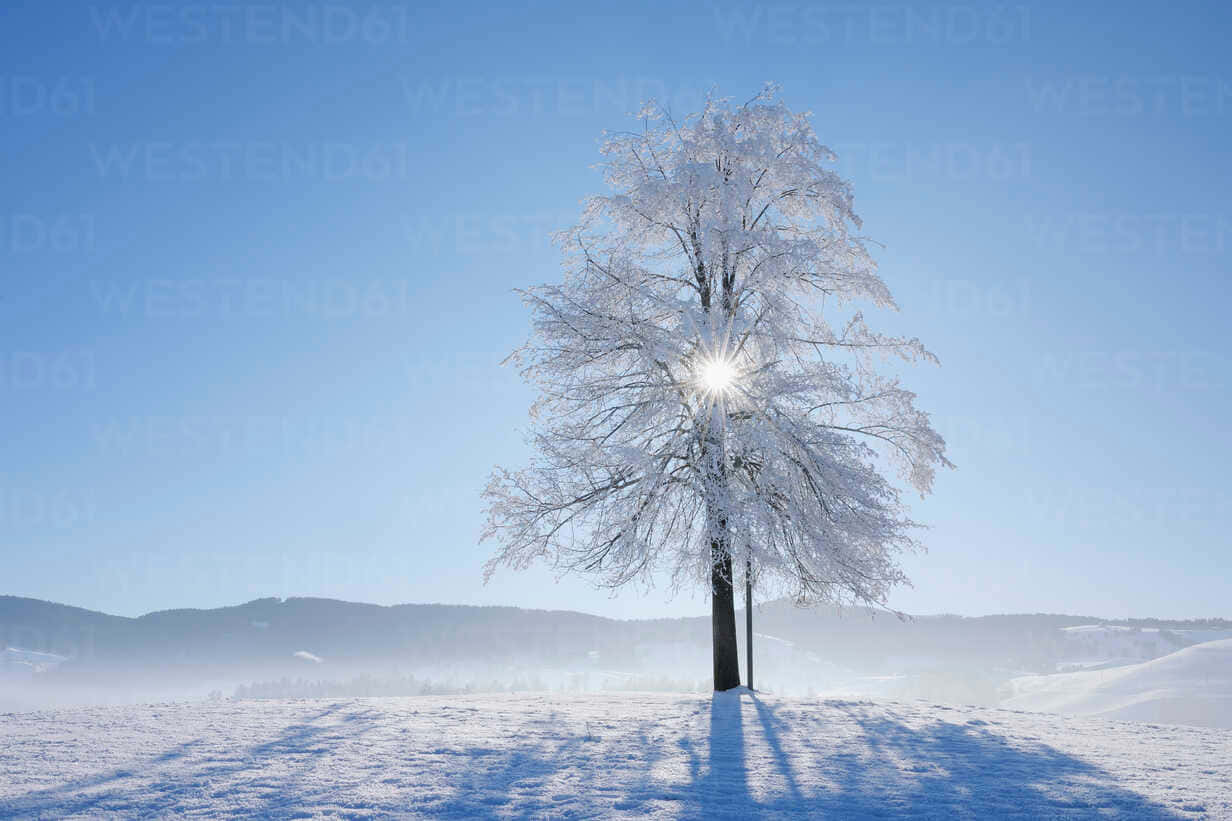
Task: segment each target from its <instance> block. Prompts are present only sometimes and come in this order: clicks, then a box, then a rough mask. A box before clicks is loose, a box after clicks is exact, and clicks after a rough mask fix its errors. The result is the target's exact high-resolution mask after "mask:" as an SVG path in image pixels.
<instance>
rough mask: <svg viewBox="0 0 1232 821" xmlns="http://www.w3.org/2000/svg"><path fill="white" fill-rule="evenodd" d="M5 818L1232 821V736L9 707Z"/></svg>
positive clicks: (913, 718) (229, 706)
mask: <svg viewBox="0 0 1232 821" xmlns="http://www.w3.org/2000/svg"><path fill="white" fill-rule="evenodd" d="M0 738H2V739H3V744H0V772H2V773H4V775H5V777H4V778H3V779H2V780H0V816H6V817H7V816H31V817H37V816H46V817H63V816H82V817H84V816H89V817H98V816H106V815H109V814H110V815H122V816H137V815H140V816H147V817H149V816H157V817H163V816H169V815H176V814H193V815H202V814H204V815H214V814H219V815H221V814H234V813H246V814H259V815H262V816H267V817H302V816H309V815H337V816H344V817H352V818H362V817H369V816H407V815H410V816H445V817H459V818H461V817H467V818H470V817H493V816H498V817H499V816H515V817H584V816H594V815H601V816H604V817H611V816H630V817H633V816H636V817H643V816H651V817H665V818H676V817H682V818H698V817H708V818H709V817H725V818H746V817H751V816H753V815H756V816H760V817H771V818H773V817H798V816H802V815H805V814H807V815H809V816H812V817H823V816H824V817H830V818H863V817H895V818H899V817H909V818H926V817H927V818H933V817H935V818H949V817H972V818H993V817H1000V818H1005V817H1020V818H1056V817H1083V818H1085V817H1095V816H1100V817H1106V816H1112V817H1122V818H1198V817H1212V818H1232V731H1227V730H1210V729H1201V728H1195V727H1178V726H1167V725H1143V724H1131V723H1120V722H1112V721H1104V720H1100V719H1091V718H1066V717H1061V716H1054V715H1043V714H1034V713H1021V712H1012V711H1008V710H998V709H982V708H950V707H940V706H936V705H929V704H925V703H922V702H916V703H895V702H854V701H834V700H818V699H805V698H776V697H773V696H757V697H753V696H750V695H749V694H747V693H742V694H736V693H733V694H724V695H720V696H717V697H715V698H713V699H712V698H711V697H709V696H685V695H679V696H673V695H660V694H621V695H581V696H567V695H555V694H550V695H549V694H544V695H517V696H495V697H494V696H462V697H460V696H448V697H445V696H441V697H418V698H403V699H393V698H391V699H354V700H329V699H323V700H296V701H222V702H210V703H184V704H162V705H146V706H134V707H97V708H80V709H69V710H59V711H52V712H41V713H19V714H9V715H0Z"/></svg>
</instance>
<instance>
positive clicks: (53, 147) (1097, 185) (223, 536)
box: [0, 0, 1232, 617]
mask: <svg viewBox="0 0 1232 821" xmlns="http://www.w3.org/2000/svg"><path fill="white" fill-rule="evenodd" d="M439 5H443V6H444V9H443V10H442V9H441V8H438V6H439ZM585 5H586V4H578V3H542V2H529V3H518V4H509V5H506V4H499V5H498V4H492V5H490V6H484V5H475V4H470V3H463V2H458V3H449V4H425V5H424V7H423V8H419V7H416V6H415V5H400V4H396V3H367V2H358V3H353V4H348V3H341V2H309V3H291V2H287V3H281V2H277V0H275V1H274V2H261V3H242V2H241V3H226V2H224V3H220V4H213V3H208V4H196V3H190V4H175V3H128V2H116V3H111V2H106V1H104V2H99V3H88V2H87V3H48V2H44V1H42V0H32V1H31V2H20V0H18V2H13V1H12V0H10V2H6V3H5V5H4V10H3V11H2V12H0V17H2V20H3V26H2V28H0V167H2V169H3V170H2V179H3V184H2V185H0V272H2V274H0V276H2V278H0V420H2V422H3V438H2V439H0V551H2V554H0V593H9V594H16V595H25V596H34V597H38V598H44V599H51V600H55V601H61V602H66V603H70V604H75V605H80V606H84V607H90V608H96V609H101V610H105V611H108V612H113V613H120V614H126V615H135V614H138V613H141V612H145V611H149V610H153V609H162V608H169V607H184V606H191V607H212V606H218V605H224V604H234V603H238V602H242V601H245V600H248V599H251V598H255V597H258V596H267V595H279V596H293V595H312V596H328V597H338V598H345V599H351V600H359V601H370V602H379V603H396V602H454V603H476V604H514V605H519V606H527V607H548V608H570V609H578V610H585V611H590V612H596V613H602V614H606V615H614V616H627V617H633V616H657V615H681V614H691V613H700V612H704V611H705V610H706V608H707V604H706V601H705V599H704V597H703V596H702V594H701V593H700V592H699V591H682V592H681V593H679V594H678V595H676V596H675V597H674V598H670V597H669V593H668V591H665V590H661V589H660V590H654V591H650V592H645V591H633V590H630V591H626V592H624V593H622V594H620V595H619V596H618V597H615V598H612V597H610V596H609V595H608V594H607V593H605V592H596V591H594V590H593V589H592V588H591V587H590V586H589V584H588V583H587V582H586V581H585V580H583V579H564V580H561V581H559V582H557V581H555V580H554V579H553V576H552V575H551V574H550V573H548V572H545V571H536V572H529V573H525V574H521V575H514V574H505V575H502V576H500V577H498V578H497V579H496V580H494V581H493V582H492V583H491V584H489V585H487V586H486V587H485V586H484V585H483V584H482V579H481V566H482V564H483V561H484V559H485V558H486V556H487V555H488V553H489V551H490V546H487V545H479V544H477V537H478V534H479V532H480V529H481V525H482V522H481V509H482V505H481V501H480V499H479V491H480V489H481V488H482V486H483V484H484V482H485V479H486V476H487V473H488V471H489V470H490V468H491V467H492V465H493V464H494V463H497V462H500V463H506V464H510V465H515V464H517V463H518V462H519V461H521V460H522V459H523V458H524V457H525V455H526V450H525V447H524V445H523V444H522V440H521V438H520V435H519V428H520V426H521V425H522V424H523V422H524V420H525V418H526V407H527V405H528V404H529V402H530V401H531V394H530V392H529V390H528V389H527V388H526V387H524V386H523V385H521V384H520V382H519V380H518V378H517V376H516V374H515V373H513V372H511V371H510V370H509V369H503V368H501V367H500V366H499V363H500V361H501V360H502V359H503V358H504V356H505V355H506V354H507V353H508V352H509V351H510V350H511V349H512V348H513V347H515V346H516V345H517V344H518V343H519V342H520V341H521V340H522V338H523V337H524V335H525V333H526V331H527V328H528V316H527V314H526V312H525V311H524V310H523V308H522V306H521V304H520V302H519V301H518V299H517V297H516V296H515V295H514V294H513V293H512V289H514V288H516V287H519V286H525V285H529V284H532V283H538V282H542V281H547V280H552V279H554V278H556V277H557V276H558V266H557V255H556V253H555V251H554V250H553V248H552V246H551V245H550V243H549V240H548V235H549V233H550V232H551V231H552V230H554V229H556V228H559V227H563V226H565V225H567V224H569V222H570V221H571V220H572V219H573V217H574V216H575V214H576V213H577V207H578V202H579V200H580V199H581V198H582V197H583V196H585V195H586V194H588V193H592V192H597V191H598V190H600V184H601V183H600V180H599V177H598V174H597V172H596V171H595V170H594V168H593V167H592V165H593V163H595V162H596V161H597V159H598V154H597V150H596V148H597V145H596V141H597V139H598V137H599V135H600V132H601V131H602V130H603V129H605V128H609V129H620V128H627V127H629V126H630V125H631V124H632V121H631V120H630V119H629V118H628V117H627V114H628V112H630V111H633V110H636V108H637V107H638V103H639V101H640V99H641V98H644V97H647V96H654V97H657V98H659V99H661V100H664V101H666V102H668V103H670V104H671V105H672V107H673V108H674V109H675V110H676V111H678V112H681V113H684V112H687V111H689V110H691V109H693V108H694V107H696V106H697V104H698V102H699V100H700V99H701V98H702V96H703V95H704V94H705V92H706V91H707V90H709V89H711V88H717V89H718V90H719V91H720V92H721V93H723V94H727V95H731V96H733V97H739V98H742V99H744V98H747V97H749V96H751V95H752V94H753V93H755V92H756V91H757V89H759V88H760V87H761V85H762V83H763V82H764V81H767V80H771V81H775V82H777V83H779V84H781V86H782V88H783V94H784V97H785V99H786V100H787V102H788V103H789V104H790V105H792V106H793V107H797V108H801V109H809V110H812V111H813V112H814V113H815V123H816V127H817V130H818V132H819V134H820V135H821V137H822V139H824V140H825V141H827V142H828V143H829V144H830V145H831V146H832V147H833V148H834V149H835V150H836V151H838V152H839V154H840V157H841V158H840V161H839V168H840V170H841V171H842V172H843V173H844V174H845V175H846V176H848V177H850V178H851V179H852V181H853V183H854V185H855V191H856V197H857V200H856V201H857V205H858V206H860V210H861V212H862V215H863V217H864V220H865V228H866V230H867V232H868V233H869V234H870V235H871V236H873V237H875V238H876V239H878V240H879V241H880V242H882V243H884V249H883V250H882V251H881V252H880V253H879V260H880V262H881V263H882V272H883V275H884V278H885V279H886V281H887V282H888V284H889V285H890V287H891V289H892V290H893V291H894V293H895V295H896V297H897V298H898V301H899V303H900V305H901V308H902V310H901V313H899V314H897V315H892V316H889V317H877V320H878V322H879V323H880V324H881V326H882V327H885V328H888V329H891V330H898V331H906V332H909V333H910V334H912V335H918V336H920V337H921V339H923V340H924V341H925V342H926V343H927V344H928V345H929V347H931V348H932V349H933V350H934V351H935V352H936V353H937V354H938V355H939V356H940V358H941V361H942V367H941V368H931V367H919V368H914V369H912V370H911V371H909V372H907V373H905V374H904V377H905V379H906V381H907V384H908V385H910V386H913V387H915V388H917V389H918V392H919V393H920V395H921V405H922V406H923V407H925V408H927V409H929V410H931V411H932V412H933V414H934V418H935V421H936V424H937V427H938V429H939V430H940V431H941V432H942V433H943V434H944V435H945V436H946V438H947V439H948V441H949V444H950V455H951V458H952V459H953V461H954V462H956V463H957V465H958V469H957V470H956V471H952V472H945V473H942V474H941V475H940V476H939V477H938V481H937V486H936V492H935V494H934V496H932V497H930V498H929V499H928V500H927V501H925V502H919V503H917V504H916V505H915V507H914V514H915V516H916V518H917V519H919V520H921V521H923V522H926V523H928V524H929V525H930V526H931V530H930V531H928V533H927V534H926V535H925V537H924V538H925V541H926V542H927V544H928V545H929V548H930V552H929V553H928V554H927V555H924V556H920V557H912V558H910V559H908V561H907V564H906V566H907V569H908V571H909V573H910V575H911V576H912V578H913V579H914V581H915V585H916V586H915V588H914V589H910V590H904V591H902V592H901V593H900V594H898V595H896V596H895V597H894V598H893V599H892V602H891V603H892V604H893V605H895V606H897V607H899V608H902V609H906V610H908V611H911V612H918V613H932V612H956V613H964V614H985V613H994V612H1021V611H1028V612H1039V611H1047V612H1071V613H1088V614H1097V615H1106V616H1127V615H1136V616H1147V615H1153V616H1166V617H1197V616H1215V615H1218V616H1224V617H1229V616H1232V609H1230V605H1229V604H1228V602H1229V601H1230V600H1232V596H1230V595H1229V594H1230V592H1232V588H1230V582H1229V577H1228V574H1227V571H1228V568H1229V566H1230V559H1232V555H1230V551H1229V548H1230V536H1229V534H1230V533H1232V513H1230V512H1229V504H1228V502H1229V490H1228V486H1229V485H1228V465H1229V462H1230V460H1232V433H1230V426H1229V419H1230V418H1232V379H1230V377H1232V366H1230V364H1229V358H1228V342H1229V321H1228V304H1229V291H1230V287H1229V274H1230V273H1232V265H1230V261H1232V204H1230V203H1229V199H1228V195H1229V191H1230V190H1232V157H1230V155H1229V149H1230V148H1232V50H1229V48H1228V46H1227V44H1228V41H1229V37H1230V35H1232V6H1229V5H1228V4H1226V3H1221V2H1210V3H1190V2H1180V3H1172V4H1159V3H1149V4H1133V3H1080V4H1075V3H1072V2H1057V3H1047V4H1040V3H1024V4H1008V5H1003V6H995V5H993V4H986V3H983V2H969V3H968V2H961V0H960V2H954V3H935V4H930V3H925V4H903V3H898V2H894V3H884V4H883V3H873V4H871V5H860V4H852V3H840V4H820V5H814V4H809V3H796V2H783V3H775V2H771V3H756V4H752V5H748V4H737V3H732V2H729V1H728V0H717V2H714V3H681V2H672V0H668V1H667V2H655V3H646V4H639V3H621V4H615V5H609V6H607V7H606V9H605V10H601V11H588V10H585V8H584V6H585Z"/></svg>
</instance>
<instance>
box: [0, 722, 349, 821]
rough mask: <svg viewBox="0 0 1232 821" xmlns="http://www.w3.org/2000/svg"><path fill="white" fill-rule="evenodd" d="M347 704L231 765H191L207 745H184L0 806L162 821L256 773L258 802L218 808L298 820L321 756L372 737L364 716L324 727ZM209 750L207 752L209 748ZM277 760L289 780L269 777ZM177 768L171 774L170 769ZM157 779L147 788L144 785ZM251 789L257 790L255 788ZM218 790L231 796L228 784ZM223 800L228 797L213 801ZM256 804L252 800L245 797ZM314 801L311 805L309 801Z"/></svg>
mask: <svg viewBox="0 0 1232 821" xmlns="http://www.w3.org/2000/svg"><path fill="white" fill-rule="evenodd" d="M343 706H344V705H342V704H333V705H331V706H329V707H328V708H326V709H325V710H323V711H321V712H320V713H318V714H316V715H311V716H308V717H307V718H306V720H305V721H303V722H301V723H298V724H293V725H290V726H288V727H285V728H283V730H282V732H280V733H279V734H278V735H277V736H275V737H274V738H272V739H270V740H269V741H266V742H263V743H261V744H255V745H252V746H249V747H246V748H243V747H241V748H239V749H237V750H235V751H233V753H232V754H230V755H229V756H227V757H225V758H216V757H214V758H203V759H200V760H196V761H193V760H191V754H192V752H193V749H194V748H195V747H197V746H198V745H202V744H203V739H196V740H193V741H188V742H185V743H183V744H178V745H176V746H175V747H172V748H171V749H169V750H167V751H166V752H164V753H162V754H160V755H157V756H154V757H152V758H149V759H147V760H146V761H144V762H141V763H137V764H133V765H132V766H127V767H120V768H118V769H115V770H111V771H108V772H104V773H99V774H96V775H92V776H88V777H85V778H78V779H74V780H71V781H68V782H66V783H64V784H60V785H58V786H55V787H48V788H45V789H41V790H34V791H31V792H28V793H25V794H24V795H20V796H15V797H13V798H9V799H0V817H10V816H21V817H28V816H35V817H60V816H65V815H87V816H90V815H101V814H112V813H115V814H120V815H124V816H145V817H150V816H153V817H157V816H159V815H162V814H166V813H175V812H179V811H183V807H182V806H180V805H181V803H182V799H183V798H184V797H185V796H186V795H194V796H198V797H199V796H200V795H201V794H202V793H209V792H212V791H213V790H214V785H213V784H212V783H211V782H212V781H213V780H214V779H225V778H226V777H227V776H231V775H234V774H237V773H246V772H250V773H252V774H254V776H255V777H256V778H257V779H258V780H259V781H260V783H258V784H256V785H255V786H256V787H257V788H258V791H259V794H260V798H259V799H258V800H257V801H256V802H255V803H254V802H252V801H248V802H247V803H245V804H244V805H243V806H242V807H234V806H229V805H228V804H227V802H226V801H225V800H222V801H219V802H218V803H217V804H216V806H215V807H213V808H212V809H214V810H215V811H217V812H223V813H226V812H228V811H230V812H236V811H240V812H243V813H244V814H246V815H248V814H255V815H261V816H266V817H270V816H278V815H286V814H300V813H299V808H302V807H304V806H308V807H311V806H313V801H312V800H311V798H310V797H309V796H307V795H305V790H304V789H302V787H303V785H302V784H301V782H300V776H302V775H303V774H304V773H306V772H307V771H308V770H310V769H312V768H313V767H314V766H315V764H316V761H317V759H319V757H320V755H322V754H324V753H328V752H329V751H330V749H331V748H333V747H334V746H335V745H337V744H338V743H340V742H345V741H348V740H351V739H355V738H357V737H359V736H361V735H363V734H364V733H366V732H368V731H369V730H371V729H372V728H373V727H372V725H371V723H369V722H365V721H363V720H364V719H369V718H371V716H370V715H368V714H365V713H352V714H346V715H343V716H341V717H340V719H341V721H342V723H341V724H320V723H317V722H319V721H321V720H322V719H325V718H327V717H330V716H332V715H333V714H334V713H336V712H338V711H339V710H340V709H341V708H342V707H343ZM205 746H208V745H205ZM275 760H278V761H280V762H284V763H285V762H292V764H291V766H289V767H287V768H285V769H284V770H283V775H281V776H278V777H275V776H272V775H269V774H268V772H266V770H267V765H269V764H270V763H271V762H273V761H275ZM169 765H170V766H173V767H175V769H166V770H165V771H164V768H166V767H168V766H169ZM151 774H153V775H154V777H153V778H152V779H151V780H149V781H141V780H140V779H143V778H149V776H150V775H151ZM249 786H250V787H251V786H253V785H249ZM219 789H222V790H225V782H222V783H220V785H219ZM212 797H214V798H217V799H225V798H226V796H225V795H214V796H212ZM247 797H248V798H251V793H250V794H249V795H248V796H247ZM305 799H308V800H305Z"/></svg>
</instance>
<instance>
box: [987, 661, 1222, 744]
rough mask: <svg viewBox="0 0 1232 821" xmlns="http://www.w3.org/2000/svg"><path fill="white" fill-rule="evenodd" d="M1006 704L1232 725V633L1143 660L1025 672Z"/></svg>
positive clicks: (1128, 718)
mask: <svg viewBox="0 0 1232 821" xmlns="http://www.w3.org/2000/svg"><path fill="white" fill-rule="evenodd" d="M1009 691H1010V693H1011V695H1010V697H1009V698H1007V699H1006V700H1005V701H1004V702H1003V704H1002V706H1004V707H1010V708H1014V709H1024V710H1044V711H1047V712H1053V713H1074V714H1078V715H1098V716H1102V717H1104V718H1116V719H1122V720H1126V721H1162V722H1170V723H1174V724H1194V725H1198V726H1204V727H1222V728H1225V729H1232V639H1223V640H1221V641H1208V642H1205V643H1203V644H1195V645H1194V646H1192V647H1186V648H1185V649H1184V650H1178V651H1177V652H1175V653H1170V654H1169V655H1166V656H1163V657H1162V658H1157V659H1154V660H1152V661H1148V662H1144V663H1142V664H1130V665H1126V666H1123V667H1113V668H1110V669H1106V670H1093V671H1089V672H1081V673H1059V674H1057V675H1051V676H1023V677H1021V678H1016V679H1014V680H1012V681H1011V682H1010V686H1009Z"/></svg>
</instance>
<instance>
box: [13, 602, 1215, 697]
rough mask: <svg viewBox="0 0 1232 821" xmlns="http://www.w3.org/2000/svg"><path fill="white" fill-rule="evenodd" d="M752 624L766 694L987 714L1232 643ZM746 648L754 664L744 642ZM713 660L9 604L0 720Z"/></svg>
mask: <svg viewBox="0 0 1232 821" xmlns="http://www.w3.org/2000/svg"><path fill="white" fill-rule="evenodd" d="M738 619H739V620H741V621H742V615H740V616H738ZM755 622H756V629H757V638H756V643H757V647H756V654H755V655H756V667H757V676H758V677H757V683H758V686H759V688H761V689H763V690H765V691H767V692H774V693H778V694H780V695H800V696H825V697H831V698H834V697H844V698H889V699H898V700H908V699H914V698H922V699H925V700H928V701H934V702H947V703H952V704H979V705H985V706H995V705H997V704H998V703H999V702H1000V699H1001V698H1002V696H1003V694H1004V692H1005V690H1006V685H1007V683H1008V682H1010V681H1011V680H1013V679H1015V678H1020V677H1023V676H1036V675H1044V674H1049V673H1055V672H1057V671H1059V670H1072V669H1079V670H1100V669H1104V668H1108V667H1110V666H1112V665H1116V664H1134V663H1139V662H1141V661H1143V660H1146V659H1151V658H1155V657H1157V656H1162V655H1166V654H1168V653H1171V652H1174V651H1175V650H1177V649H1179V648H1183V647H1186V646H1189V645H1192V644H1196V643H1198V642H1204V641H1210V640H1212V639H1216V638H1226V637H1228V636H1232V623H1229V622H1226V621H1219V620H1207V621H1201V622H1196V621H1195V622H1159V621H1149V620H1135V621H1129V622H1123V623H1108V622H1101V621H1100V620H1097V619H1091V618H1086V617H1080V616H1055V615H1042V614H1036V615H1004V616H985V617H979V618H965V617H959V616H919V617H915V618H911V619H905V620H904V619H898V618H895V617H894V616H893V615H892V614H885V613H882V614H877V613H874V612H872V611H869V610H865V609H861V608H851V609H847V610H843V611H837V610H834V609H833V608H815V609H799V608H796V607H794V606H792V605H791V604H790V603H789V602H782V601H777V602H767V603H766V604H764V605H761V606H759V607H758V608H757V609H756V613H755ZM740 644H741V649H740V652H741V656H742V657H743V655H744V647H743V631H741V635H740ZM710 650H711V648H710V620H709V618H708V617H701V618H680V619H648V620H630V621H620V620H614V619H605V618H600V617H597V616H592V615H587V614H584V613H575V612H567V611H543V610H538V611H536V610H522V609H518V608H512V607H465V606H456V605H434V604H411V605H398V606H392V607H382V606H376V605H370V604H357V603H352V602H342V601H334V600H329V599H307V598H300V599H294V598H293V599H258V600H255V601H252V602H248V603H247V604H243V605H238V606H235V607H223V608H216V609H212V610H187V609H185V610H167V611H161V612H157V613H150V614H147V615H145V616H141V617H139V618H124V617H117V616H110V615H106V614H103V613H95V612H91V611H89V610H83V609H80V608H75V607H68V606H65V605H59V604H53V603H50V602H43V601H38V600H34V599H23V598H18V597H12V596H0V712H3V711H8V710H31V709H49V708H52V707H63V706H72V705H77V704H123V703H135V702H140V701H171V700H181V699H204V698H206V697H207V695H209V694H211V693H213V694H215V695H216V696H225V695H236V694H239V695H244V696H252V697H261V698H285V697H335V698H341V697H353V696H406V695H420V694H424V693H429V694H443V693H452V692H526V691H545V690H547V691H553V692H562V691H563V692H595V691H627V690H657V691H671V692H678V693H679V692H709V690H710V686H711V685H710V681H709V671H710V669H711V659H710Z"/></svg>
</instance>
